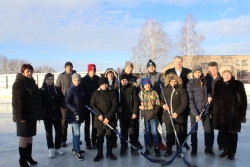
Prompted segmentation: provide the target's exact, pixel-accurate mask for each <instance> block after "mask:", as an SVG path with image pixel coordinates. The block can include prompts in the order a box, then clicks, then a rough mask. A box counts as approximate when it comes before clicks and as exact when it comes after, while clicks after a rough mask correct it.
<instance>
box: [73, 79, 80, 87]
mask: <svg viewBox="0 0 250 167" xmlns="http://www.w3.org/2000/svg"><path fill="white" fill-rule="evenodd" d="M80 82H81V80H80V79H79V78H74V79H73V80H72V83H73V84H74V85H75V86H79V85H80Z"/></svg>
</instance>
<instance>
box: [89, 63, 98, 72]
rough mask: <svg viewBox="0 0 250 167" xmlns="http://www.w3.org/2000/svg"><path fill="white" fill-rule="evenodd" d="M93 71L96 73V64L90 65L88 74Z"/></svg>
mask: <svg viewBox="0 0 250 167" xmlns="http://www.w3.org/2000/svg"><path fill="white" fill-rule="evenodd" d="M91 70H94V71H96V66H95V64H88V72H89V71H91Z"/></svg>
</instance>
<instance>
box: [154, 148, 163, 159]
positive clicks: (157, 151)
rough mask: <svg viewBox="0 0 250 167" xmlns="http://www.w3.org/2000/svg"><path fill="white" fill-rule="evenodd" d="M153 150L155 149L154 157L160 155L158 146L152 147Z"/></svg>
mask: <svg viewBox="0 0 250 167" xmlns="http://www.w3.org/2000/svg"><path fill="white" fill-rule="evenodd" d="M154 151H155V156H156V157H159V156H161V154H160V148H159V147H156V148H154Z"/></svg>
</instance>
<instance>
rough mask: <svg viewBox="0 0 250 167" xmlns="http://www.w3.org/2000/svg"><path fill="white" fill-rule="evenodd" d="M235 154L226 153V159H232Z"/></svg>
mask: <svg viewBox="0 0 250 167" xmlns="http://www.w3.org/2000/svg"><path fill="white" fill-rule="evenodd" d="M234 156H235V154H228V156H227V159H228V160H234Z"/></svg>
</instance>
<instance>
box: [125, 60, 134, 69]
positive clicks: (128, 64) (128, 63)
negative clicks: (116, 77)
mask: <svg viewBox="0 0 250 167" xmlns="http://www.w3.org/2000/svg"><path fill="white" fill-rule="evenodd" d="M128 66H133V63H132V62H131V61H126V62H125V66H124V69H126V68H127V67H128Z"/></svg>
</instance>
